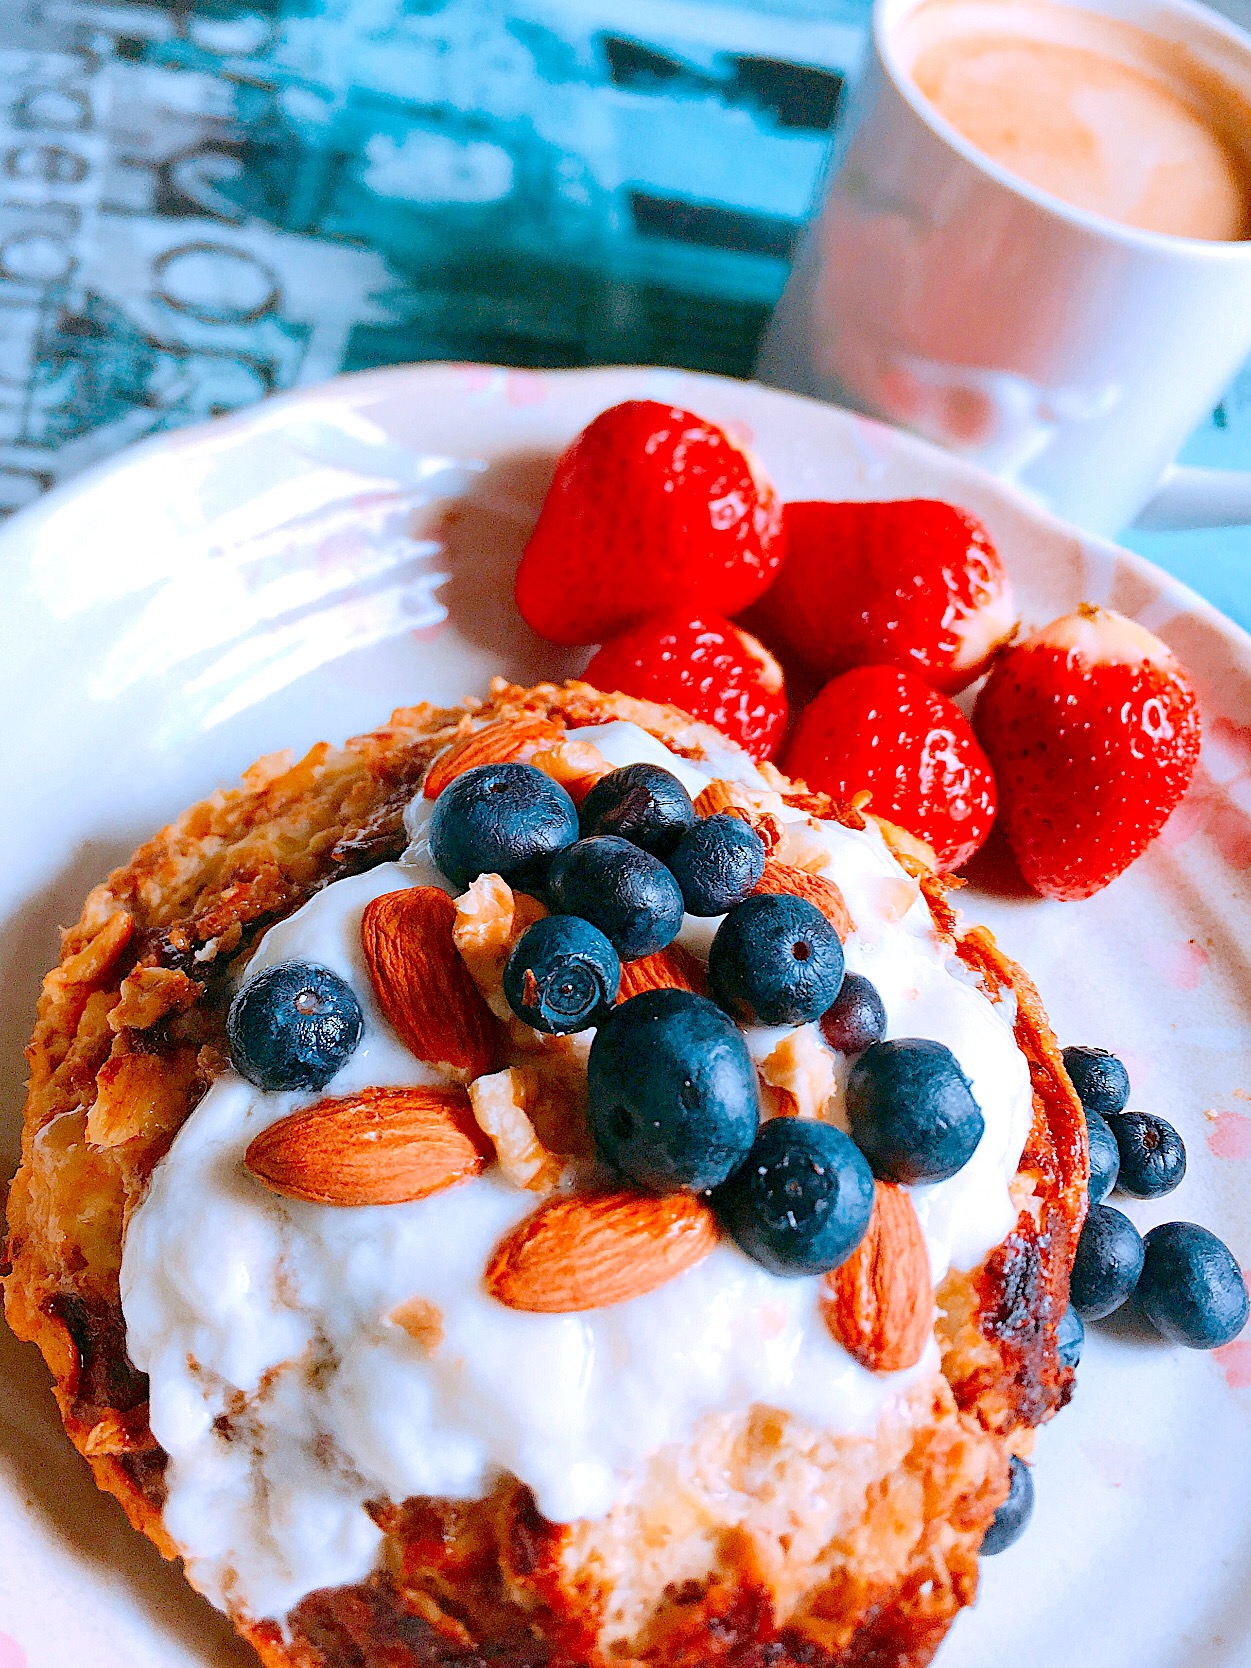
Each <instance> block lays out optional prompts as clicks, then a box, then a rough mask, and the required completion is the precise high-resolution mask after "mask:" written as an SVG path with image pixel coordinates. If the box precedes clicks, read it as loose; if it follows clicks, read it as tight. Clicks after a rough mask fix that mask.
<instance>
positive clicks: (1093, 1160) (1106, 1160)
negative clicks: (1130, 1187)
mask: <svg viewBox="0 0 1251 1668" xmlns="http://www.w3.org/2000/svg"><path fill="white" fill-rule="evenodd" d="M1086 1133H1087V1135H1088V1136H1089V1138H1090V1202H1091V1204H1092V1205H1101V1204H1102V1203H1103V1201H1104V1200H1105V1199H1106V1198H1107V1196H1108V1194H1109V1193H1111V1191H1112V1189H1113V1188H1114V1187H1115V1186H1116V1178H1117V1176H1118V1175H1119V1174H1120V1170H1121V1154H1120V1150H1119V1148H1118V1147H1117V1144H1116V1137H1115V1135H1113V1133H1112V1131H1111V1130H1110V1129H1109V1128H1108V1121H1107V1119H1106V1118H1102V1117H1100V1115H1099V1113H1098V1112H1087V1114H1086Z"/></svg>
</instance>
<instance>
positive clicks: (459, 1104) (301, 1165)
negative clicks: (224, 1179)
mask: <svg viewBox="0 0 1251 1668" xmlns="http://www.w3.org/2000/svg"><path fill="white" fill-rule="evenodd" d="M488 1151H489V1148H488V1147H487V1144H486V1142H485V1141H484V1140H483V1138H482V1135H481V1132H480V1131H479V1129H478V1126H477V1124H476V1123H475V1121H474V1118H473V1114H472V1112H471V1111H470V1108H469V1096H468V1095H467V1094H466V1093H465V1091H464V1090H463V1089H457V1088H447V1089H425V1088H406V1089H362V1090H361V1091H360V1093H359V1094H355V1095H342V1096H338V1097H335V1098H331V1099H328V1100H319V1101H318V1102H317V1103H316V1105H314V1106H306V1107H304V1108H303V1109H302V1110H301V1111H299V1112H293V1113H292V1114H291V1115H290V1117H287V1118H280V1119H279V1120H278V1122H277V1123H276V1124H270V1126H269V1128H268V1129H265V1130H262V1131H261V1133H260V1134H259V1135H258V1136H257V1137H256V1139H255V1140H254V1141H253V1142H252V1144H251V1145H250V1146H249V1147H248V1150H247V1152H246V1154H245V1155H244V1160H243V1162H244V1164H245V1165H246V1166H247V1168H248V1169H249V1170H250V1171H251V1172H252V1174H253V1175H254V1176H256V1177H257V1178H258V1179H259V1180H260V1181H263V1182H264V1183H265V1186H266V1187H268V1188H270V1189H271V1190H272V1191H273V1192H275V1193H281V1194H283V1195H284V1196H285V1197H286V1198H288V1199H307V1200H311V1201H312V1202H313V1203H314V1204H319V1205H398V1204H403V1203H405V1202H406V1201H407V1200H410V1199H424V1198H426V1197H427V1196H428V1195H429V1194H431V1193H438V1192H440V1191H441V1190H442V1189H443V1188H445V1187H451V1186H452V1184H453V1183H454V1182H458V1181H464V1180H465V1178H466V1177H468V1176H476V1175H477V1174H478V1173H479V1171H481V1170H482V1169H483V1167H484V1165H485V1163H486V1154H487V1152H488Z"/></svg>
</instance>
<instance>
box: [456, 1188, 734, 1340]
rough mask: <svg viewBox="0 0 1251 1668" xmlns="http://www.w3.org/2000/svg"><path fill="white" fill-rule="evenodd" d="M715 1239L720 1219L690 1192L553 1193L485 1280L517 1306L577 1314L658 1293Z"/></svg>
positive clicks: (496, 1257)
mask: <svg viewBox="0 0 1251 1668" xmlns="http://www.w3.org/2000/svg"><path fill="white" fill-rule="evenodd" d="M716 1243H717V1219H716V1217H715V1216H714V1215H713V1214H712V1211H711V1210H710V1209H709V1207H708V1206H707V1205H706V1204H705V1203H704V1202H703V1200H702V1199H696V1198H694V1197H693V1196H692V1195H691V1194H689V1193H670V1194H666V1195H665V1196H664V1197H663V1198H654V1197H652V1196H651V1195H650V1194H646V1193H628V1192H621V1193H600V1194H595V1195H591V1196H589V1197H587V1196H580V1197H575V1198H571V1199H550V1200H548V1202H547V1203H546V1204H544V1205H540V1206H539V1208H538V1210H536V1211H535V1212H534V1214H533V1215H532V1216H527V1217H526V1218H525V1220H524V1221H523V1222H519V1223H518V1224H517V1226H516V1227H515V1228H514V1229H513V1231H512V1233H510V1234H508V1235H506V1236H505V1238H504V1239H502V1240H501V1241H500V1243H499V1244H498V1245H497V1246H496V1248H495V1252H494V1254H493V1255H492V1257H491V1261H490V1262H489V1263H488V1264H487V1269H486V1274H485V1276H484V1278H485V1281H486V1288H487V1290H488V1292H490V1294H491V1296H492V1297H494V1298H496V1299H497V1300H498V1301H499V1302H500V1303H503V1304H505V1305H506V1306H507V1307H508V1308H510V1309H527V1310H530V1311H532V1312H533V1313H536V1314H548V1315H567V1314H576V1313H577V1312H578V1311H580V1310H583V1309H606V1308H608V1306H609V1305H610V1304H613V1303H625V1302H627V1301H628V1300H629V1299H630V1298H632V1297H642V1296H643V1294H644V1293H645V1292H651V1291H655V1290H656V1288H657V1287H658V1286H663V1285H664V1284H665V1283H666V1282H667V1281H669V1280H672V1279H673V1278H674V1277H675V1276H676V1275H679V1274H683V1273H685V1271H686V1270H687V1269H688V1268H693V1267H694V1266H695V1264H696V1263H698V1262H702V1261H703V1259H704V1258H705V1257H706V1256H707V1255H708V1253H709V1252H710V1251H711V1250H712V1249H713V1247H714V1246H715V1245H716Z"/></svg>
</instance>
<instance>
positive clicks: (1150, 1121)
mask: <svg viewBox="0 0 1251 1668" xmlns="http://www.w3.org/2000/svg"><path fill="white" fill-rule="evenodd" d="M1108 1127H1109V1129H1110V1130H1111V1132H1112V1136H1113V1138H1114V1140H1115V1141H1116V1146H1117V1151H1118V1153H1119V1154H1120V1163H1121V1168H1120V1174H1119V1176H1118V1177H1117V1182H1116V1185H1117V1187H1118V1189H1119V1190H1120V1191H1121V1192H1122V1193H1128V1194H1129V1196H1130V1198H1131V1199H1162V1198H1163V1197H1164V1195H1165V1194H1166V1193H1171V1192H1172V1191H1173V1189H1174V1188H1175V1187H1176V1186H1177V1184H1178V1182H1179V1181H1180V1180H1181V1179H1182V1177H1183V1176H1184V1175H1185V1174H1186V1148H1185V1146H1184V1144H1183V1142H1182V1138H1181V1136H1180V1135H1179V1134H1178V1133H1177V1131H1176V1130H1175V1129H1174V1128H1173V1126H1172V1124H1170V1123H1169V1122H1168V1120H1167V1119H1165V1118H1156V1117H1153V1116H1152V1114H1151V1113H1150V1112H1111V1113H1109V1114H1108Z"/></svg>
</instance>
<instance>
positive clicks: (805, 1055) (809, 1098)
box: [757, 1025, 835, 1118]
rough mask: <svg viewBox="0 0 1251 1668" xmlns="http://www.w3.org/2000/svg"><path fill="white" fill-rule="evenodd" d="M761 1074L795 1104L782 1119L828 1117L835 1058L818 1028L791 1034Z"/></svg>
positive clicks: (765, 1061)
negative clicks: (789, 1117) (798, 1115)
mask: <svg viewBox="0 0 1251 1668" xmlns="http://www.w3.org/2000/svg"><path fill="white" fill-rule="evenodd" d="M757 1070H758V1071H759V1073H760V1077H761V1080H762V1081H763V1082H764V1083H765V1084H767V1085H768V1087H769V1088H771V1089H776V1090H779V1091H781V1092H782V1093H783V1094H785V1095H787V1096H788V1097H789V1098H790V1100H792V1101H793V1102H794V1105H793V1106H791V1107H788V1108H787V1109H786V1111H785V1112H784V1113H782V1114H781V1115H783V1116H794V1115H795V1114H796V1113H798V1114H800V1115H801V1116H803V1117H805V1118H822V1117H824V1116H825V1110H826V1107H827V1106H828V1105H829V1104H830V1100H831V1097H832V1096H833V1094H834V1087H835V1073H834V1054H833V1052H832V1051H831V1050H830V1049H829V1048H827V1047H826V1045H825V1041H824V1039H823V1038H822V1036H821V1033H820V1032H819V1031H818V1030H817V1028H816V1026H815V1025H801V1026H799V1028H798V1029H797V1030H794V1031H788V1032H787V1033H786V1035H785V1036H784V1037H783V1038H782V1040H781V1041H780V1042H779V1043H778V1044H777V1046H776V1047H775V1048H774V1049H773V1050H772V1051H771V1052H770V1053H769V1054H768V1055H766V1057H765V1058H764V1059H763V1060H762V1061H761V1062H760V1064H759V1066H758V1067H757Z"/></svg>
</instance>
